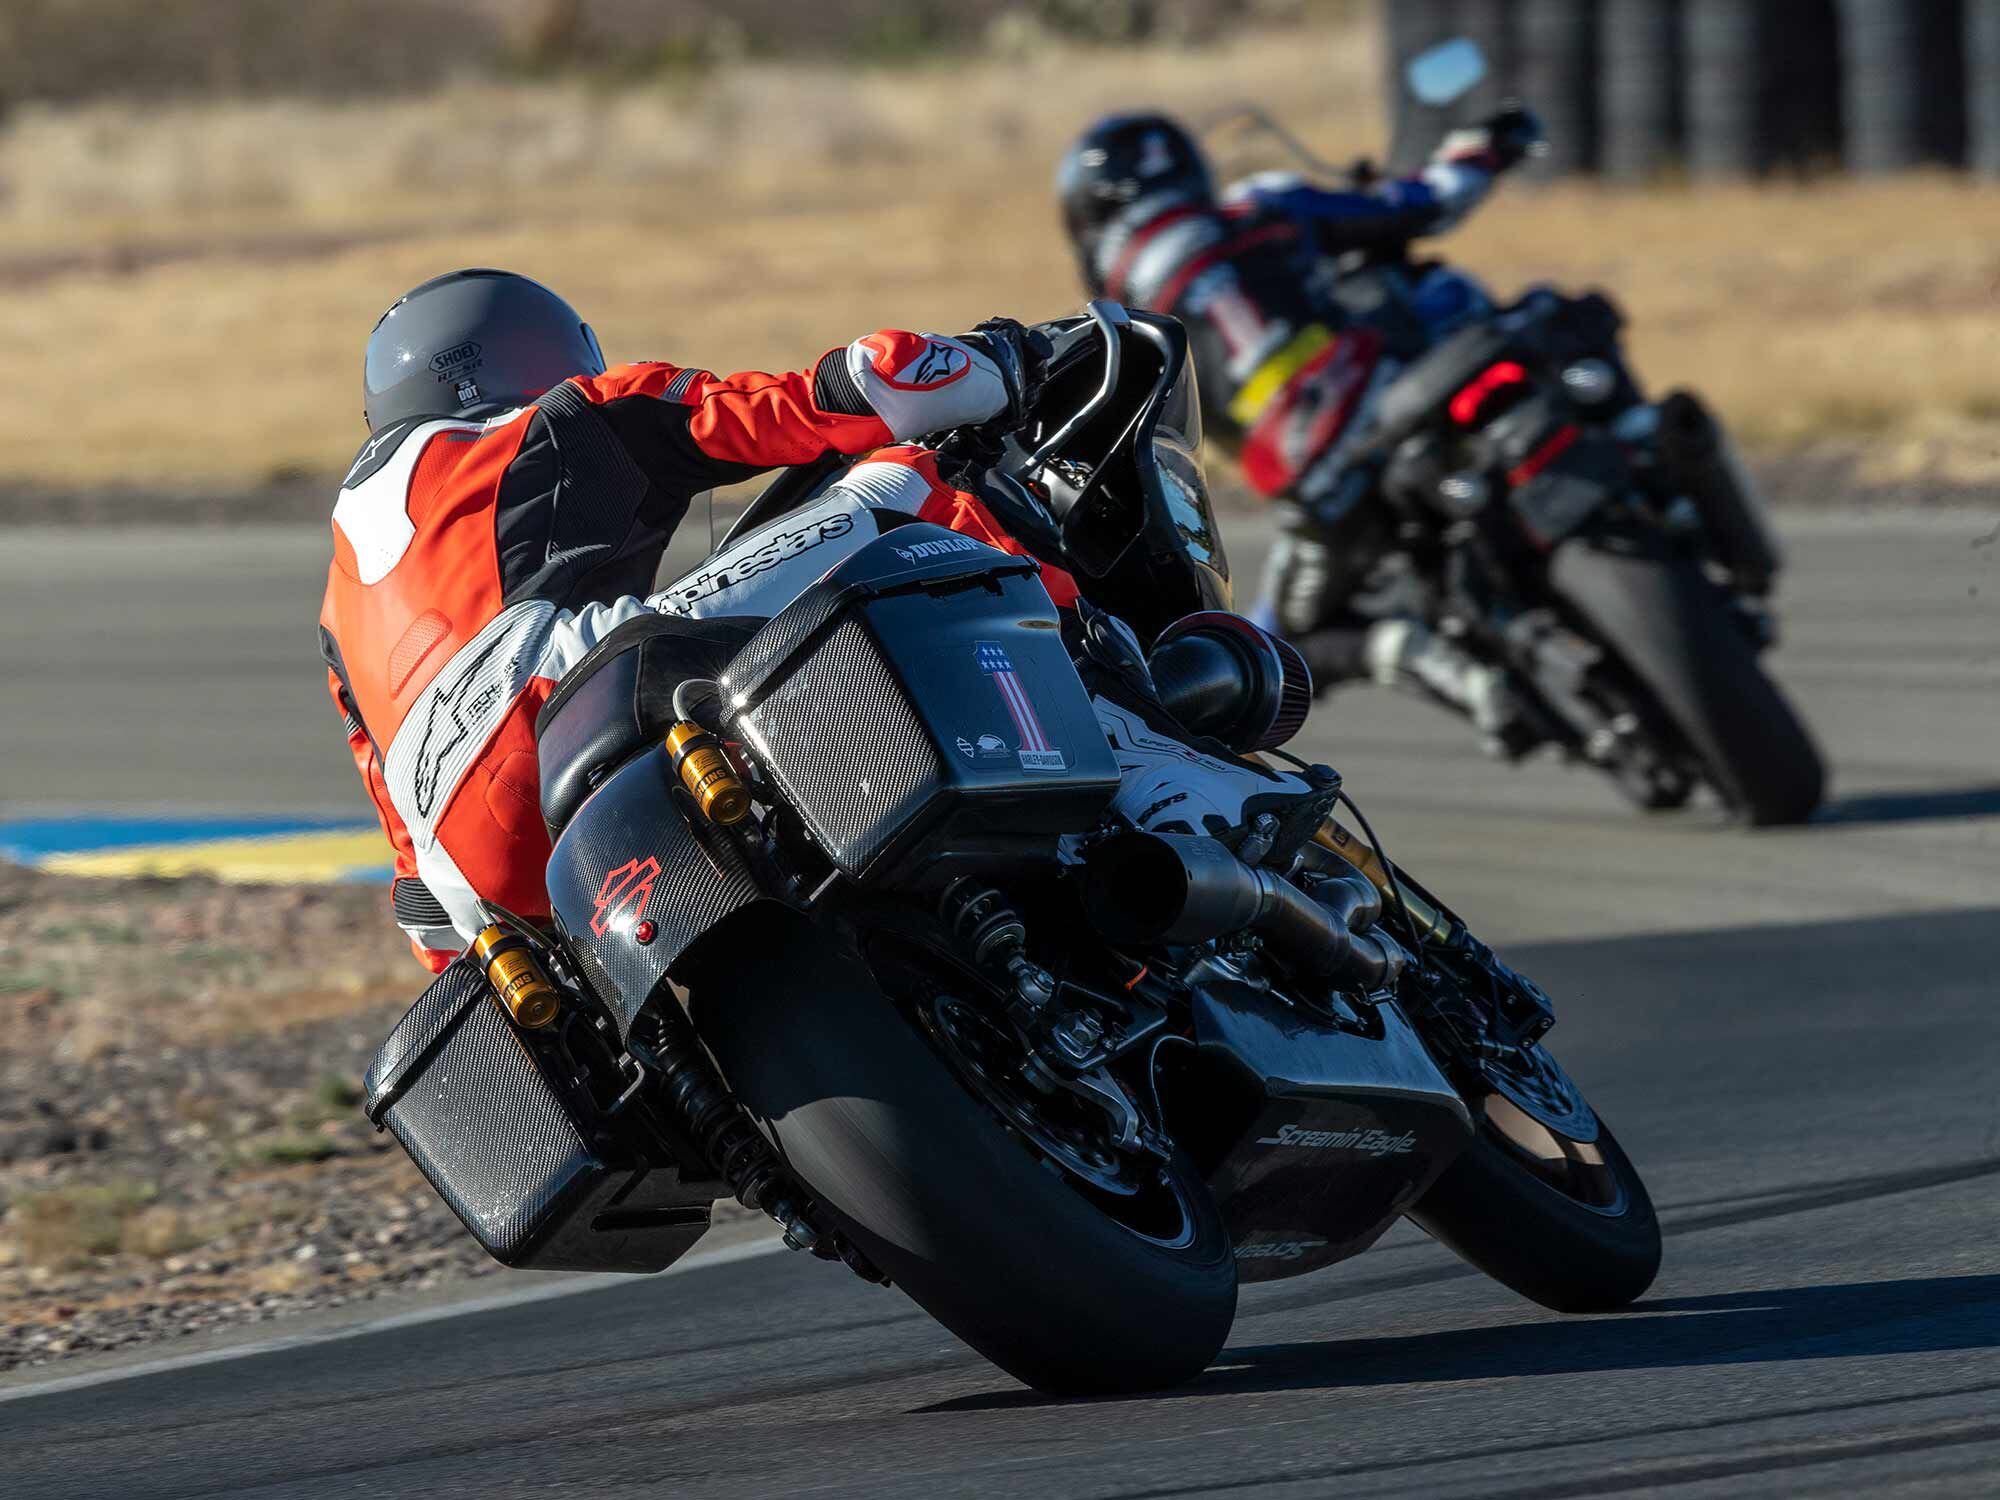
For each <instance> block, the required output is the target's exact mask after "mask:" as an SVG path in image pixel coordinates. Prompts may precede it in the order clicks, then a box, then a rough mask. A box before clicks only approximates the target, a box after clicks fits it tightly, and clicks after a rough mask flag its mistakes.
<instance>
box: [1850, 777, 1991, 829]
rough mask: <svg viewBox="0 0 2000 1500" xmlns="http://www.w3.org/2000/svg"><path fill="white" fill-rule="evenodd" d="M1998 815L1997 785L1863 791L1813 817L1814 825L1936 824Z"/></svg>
mask: <svg viewBox="0 0 2000 1500" xmlns="http://www.w3.org/2000/svg"><path fill="white" fill-rule="evenodd" d="M1996 816H2000V782H1993V783H1989V784H1987V785H1984V786H1961V787H1939V788H1935V789H1933V790H1930V791H1922V792H1863V793H1861V794H1860V795H1859V796H1854V797H1837V798H1835V799H1834V800H1833V801H1832V802H1829V803H1828V804H1827V805H1826V806H1825V807H1822V808H1821V809H1820V810H1819V812H1818V813H1817V814H1815V815H1814V817H1813V822H1815V823H1844V824H1845V823H1938V822H1944V821H1947V820H1949V819H1951V818H1990V817H1996Z"/></svg>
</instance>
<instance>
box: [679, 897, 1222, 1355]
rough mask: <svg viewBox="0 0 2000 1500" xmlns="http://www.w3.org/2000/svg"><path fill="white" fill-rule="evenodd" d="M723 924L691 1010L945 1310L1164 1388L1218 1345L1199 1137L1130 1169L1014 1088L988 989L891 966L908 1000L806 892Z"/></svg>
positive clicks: (950, 1323) (862, 1220) (846, 1226)
mask: <svg viewBox="0 0 2000 1500" xmlns="http://www.w3.org/2000/svg"><path fill="white" fill-rule="evenodd" d="M716 936H717V938H719V939H720V940H721V942H720V943H719V944H717V945H715V946H714V947H712V948H711V950H710V951H711V953H712V954H714V955H715V956H714V957H712V958H711V959H710V961H709V964H708V967H707V968H706V970H705V971H704V972H702V973H700V974H697V975H696V976H695V977H694V979H693V981H692V983H691V984H690V1004H689V1008H690V1012H691V1014H692V1016H693V1018H694V1022H695V1025H696V1028H697V1030H698V1031H699V1032H700V1033H701V1036H702V1038H703V1040H704V1041H705V1042H706V1043H707V1044H708V1047H709V1049H710V1050H711V1051H712V1052H713V1053H714V1055H715V1058H716V1061H717V1063H718V1064H719V1065H720V1067H721V1069H722V1073H723V1076H724V1077H725V1078H726V1079H727V1080H728V1082H729V1085H730V1087H731V1089H732V1090H734V1091H735V1093H736V1095H737V1097H738V1099H740V1100H741V1101H742V1103H743V1105H744V1106H745V1108H747V1109H748V1110H749V1111H750V1112H751V1114H752V1115H753V1116H755V1117H756V1118H757V1119H758V1120H759V1121H760V1122H761V1123H762V1124H763V1126H764V1128H765V1130H766V1132H767V1134H769V1136H770V1137H771V1139H772V1140H773V1142H774V1143H775V1144H776V1145H777V1146H778V1148H779V1150H780V1151H781V1152H782V1153H783V1154H784V1156H785V1158H786V1160H787V1162H788V1163H789V1164H790V1166H791V1167H792V1169H793V1171H795V1172H796V1173H797V1174H798V1176H799V1177H800V1178H801V1179H802V1180H803V1181H804V1182H805V1184H806V1186H807V1187H808V1188H810V1189H811V1191H812V1192H813V1193H814V1194H815V1195H816V1197H817V1198H818V1200H819V1201H820V1202H821V1203H822V1205H824V1207H825V1208H826V1209H827V1210H828V1211H829V1212H830V1214H831V1216H832V1218H833V1219H834V1220H835V1221H836V1222H837V1223H838V1225H839V1227H840V1228H841V1229H842V1231H843V1232H845V1233H846V1234H848V1235H849V1236H850V1237H851V1238H852V1239H853V1240H854V1242H855V1244H856V1245H857V1246H858V1247H859V1248H860V1249H861V1251H862V1252H863V1253H864V1254H865V1255H867V1257H868V1258H869V1259H870V1260H872V1261H873V1262H874V1263H875V1264H876V1265H877V1266H879V1267H880V1268H881V1269H882V1270H883V1271H884V1272H885V1273H887V1274H888V1276H889V1277H890V1279H891V1280H892V1281H894V1282H895V1283H896V1284H897V1285H899V1286H901V1287H902V1289H903V1290H904V1291H905V1292H907V1293H908V1294H909V1295H910V1297H911V1298H912V1299H914V1300H915V1301H916V1302H917V1303H918V1304H919V1305H920V1306H922V1307H923V1308H924V1310H925V1311H927V1312H928V1313H930V1314H931V1316H932V1317H934V1318H936V1319H937V1320H938V1321H939V1322H940V1323H942V1324H944V1325H945V1327H947V1328H949V1329H950V1330H951V1331H952V1332H953V1333H955V1334H957V1335H958V1336H959V1337H960V1338H962V1339H964V1340H965V1342H966V1343H968V1344H970V1345H971V1346H972V1347H973V1348H975V1349H977V1350H978V1351H979V1352H980V1353H981V1354H983V1355H985V1356H986V1357H987V1358H988V1359H990V1360H992V1361H993V1362H994V1363H995V1364H997V1365H999V1366H1000V1367H1001V1368H1002V1369H1004V1370H1006V1371H1007V1372H1008V1373H1009V1374H1011V1375H1013V1376H1015V1377H1016V1378H1017V1379H1019V1380H1022V1381H1024V1382H1026V1383H1027V1384H1029V1385H1032V1386H1035V1387H1037V1388H1039V1389H1041V1390H1046V1391H1053V1392H1060V1393H1075V1394H1086V1393H1088V1394H1098V1393H1111V1392H1121V1391H1140V1390H1154V1389H1159V1388H1161V1387H1164V1386H1169V1385H1174V1384H1177V1383H1179V1382H1181V1381H1184V1380H1187V1379H1190V1378H1192V1377H1193V1376H1194V1375H1196V1374H1199V1373H1200V1372H1201V1370H1202V1369H1204V1368H1205V1367H1206V1366H1207V1364H1208V1363H1209V1361H1210V1360H1211V1359H1213V1358H1214V1357H1215V1354H1216V1352H1217V1351H1218V1350H1220V1349H1221V1347H1222V1343H1223V1340H1224V1339H1225V1338H1227V1337H1228V1334H1229V1327H1230V1324H1231V1322H1232V1321H1233V1320H1234V1318H1235V1312H1236V1264H1235V1259H1234V1256H1233V1254H1232V1251H1231V1247H1230V1242H1229V1237H1228V1234H1227V1233H1226V1231H1225V1230H1224V1228H1223V1226H1222V1221H1221V1216H1220V1215H1219V1214H1218V1212H1217V1211H1216V1208H1215V1204H1214V1201H1213V1199H1212V1198H1211V1196H1210V1195H1209V1193H1208V1190H1207V1188H1206V1186H1205V1185H1204V1184H1203V1183H1202V1182H1201V1180H1200V1177H1199V1174H1198V1173H1197V1172H1196V1171H1195V1168H1194V1166H1193V1164H1192V1163H1191V1162H1189V1161H1188V1160H1187V1159H1186V1158H1185V1157H1184V1156H1182V1155H1180V1154H1179V1153H1175V1154H1174V1156H1173V1157H1172V1159H1171V1160H1169V1161H1166V1162H1164V1163H1158V1164H1157V1165H1156V1167H1155V1168H1154V1170H1153V1172H1152V1173H1151V1175H1150V1176H1147V1177H1139V1176H1134V1175H1133V1174H1132V1173H1131V1172H1130V1171H1128V1170H1127V1169H1125V1168H1124V1167H1122V1166H1121V1165H1120V1163H1119V1162H1118V1161H1116V1160H1115V1159H1113V1158H1112V1157H1111V1155H1110V1154H1108V1153H1105V1152H1104V1151H1102V1150H1101V1148H1100V1147H1099V1146H1098V1145H1097V1144H1096V1143H1095V1142H1093V1141H1092V1140H1091V1139H1090V1138H1089V1134H1088V1132H1087V1131H1086V1130H1084V1129H1083V1127H1082V1124H1081V1120H1080V1118H1068V1117H1065V1116H1063V1115H1062V1113H1061V1111H1059V1110H1056V1109H1053V1108H1041V1107H1037V1106H1035V1105H1034V1104H1033V1101H1032V1099H1026V1098H1023V1097H1021V1096H1020V1094H1019V1092H1018V1091H1016V1090H1012V1089H1011V1088H1010V1087H1009V1086H1008V1084H1007V1082H1006V1078H1005V1070H1004V1069H1003V1068H1002V1067H1001V1066H1000V1065H999V1061H998V1056H997V1051H996V1049H997V1048H999V1047H1000V1045H1001V1042H1000V1041H999V1040H997V1039H996V1038H995V1037H994V1036H992V1035H990V1034H988V1031H987V1026H986V1023H983V1022H982V1021H981V1020H980V1019H979V1016H978V1008H977V1007H975V1006H971V1005H969V1004H964V1003H959V1002H956V1001H954V1000H953V998H952V997H950V996H948V995H943V994H942V993H941V991H939V990H937V989H935V988H932V989H929V990H925V989H923V988H921V987H919V986H916V985H914V984H911V983H909V982H908V981H907V976H905V975H903V974H900V973H896V972H893V971H892V970H891V969H890V968H889V967H887V966H883V965H878V966H877V967H878V969H881V970H882V972H883V976H884V979H886V980H888V981H889V982H890V983H891V984H892V985H893V987H894V988H895V989H896V990H897V991H898V993H896V994H895V995H894V997H893V998H892V997H891V994H890V993H888V992H887V991H885V988H884V984H883V982H881V981H878V978H877V975H876V974H875V973H871V971H870V968H869V966H868V965H867V964H865V963H863V962H862V960H861V959H860V958H859V957H858V956H856V955H855V954H854V953H853V952H851V951H849V950H847V949H846V948H844V947H841V946H839V945H838V943H837V940H836V939H835V938H834V937H832V936H831V935H830V934H829V933H827V932H826V931H825V930H824V929H822V928H820V927H819V926H817V925H816V924H814V923H812V922H810V921H808V920H807V919H806V918H805V917H803V916H801V915H799V914H797V913H795V912H791V911H788V910H785V909H783V908H779V907H775V906H767V907H760V908H753V909H752V910H751V911H748V912H745V913H744V914H743V915H742V916H740V917H738V918H737V919H736V921H735V923H734V924H732V926H731V928H730V929H729V930H728V932H727V934H726V935H725V934H721V933H718V934H717V935H716ZM719 948H726V954H723V953H720V952H717V949H719ZM905 990H912V991H915V992H913V993H903V991H905Z"/></svg>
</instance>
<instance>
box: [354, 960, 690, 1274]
mask: <svg viewBox="0 0 2000 1500" xmlns="http://www.w3.org/2000/svg"><path fill="white" fill-rule="evenodd" d="M585 1025H586V1023H585V1022H583V1021H582V1020H581V1019H572V1020H569V1021H567V1022H559V1023H558V1024H557V1025H556V1026H553V1027H551V1028H549V1029H548V1030H547V1031H541V1032H534V1033H525V1032H522V1031H520V1030H519V1029H517V1028H516V1027H515V1026H514V1024H513V1023H512V1022H511V1021H510V1020H509V1019H508V1018H507V1017H506V1015H505V1014H503V1013H502V1011H501V1009H500V1006H499V1003H498V1002H497V1001H496V1000H495V999H494V998H493V995H492V992H491V990H490V989H489V987H488V985H487V982H486V977H485V975H483V974H482V973H480V971H479V970H478V968H477V967H475V966H474V965H473V964H472V962H471V961H470V960H468V959H465V958H460V959H458V960H457V961H456V962H454V963H453V964H452V965H451V966H450V967H449V968H447V969H446V970H445V971H444V972H443V973H442V974H440V975H439V976H438V977H437V981H436V982H435V983H434V984H432V985H431V987H430V988H429V989H428V990H426V991H425V992H424V993H423V995H422V997H421V998H419V999H418V1001H417V1003H416V1004H415V1005H413V1006H411V1007H410V1010H409V1013H408V1014H407V1015H405V1016H404V1017H403V1019H402V1020H401V1021H399V1022H398V1023H397V1024H396V1029H395V1030H394V1031H392V1032H390V1033H389V1039H388V1040H387V1041H386V1042H384V1043H383V1045H382V1050H381V1051H380V1052H378V1053H377V1054H376V1056H375V1061H374V1063H373V1064H372V1065H371V1066H370V1067H369V1069H368V1077H367V1080H366V1085H365V1087H366V1108H367V1111H368V1118H369V1119H370V1120H371V1121H373V1122H374V1124H375V1126H376V1127H377V1128H378V1129H385V1130H388V1131H390V1132H391V1133H392V1134H394V1136H395V1137H396V1139H397V1141H398V1142H400V1143H401V1145H402V1147H403V1149H404V1150H405V1151H407V1152H409V1153H410V1159H411V1160H412V1161H414V1162H415V1163H416V1164H417V1166H418V1167H419V1168H420V1169H421V1170H422V1172H423V1174H424V1176H425V1177H427V1178H429V1179H430V1183H431V1186H432V1187H434V1188H436V1189H437V1193H438V1196H439V1197H440V1198H442V1199H444V1201H445V1202H446V1203H448V1204H450V1205H451V1209H452V1212H453V1213H455V1214H457V1215H458V1217H459V1218H460V1220H461V1221H463V1222H464V1224H465V1227H466V1228H467V1229H469V1230H470V1231H472V1235H473V1238H475V1239H476V1240H478V1241H479V1243H480V1244H482V1245H484V1246H485V1247H486V1250H487V1253H488V1254H490V1255H491V1256H492V1257H493V1258H494V1259H495V1260H497V1261H499V1262H500V1263H501V1264H503V1265H508V1266H518V1267H526V1268H532V1269H535V1270H552V1271H658V1270H663V1269H664V1268H665V1267H667V1266H669V1265H671V1264H673V1262H674V1261H676V1260H678V1259H679V1258H680V1257H681V1256H682V1255H684V1254H685V1253H686V1252H687V1251H688V1250H689V1249H690V1248H691V1247H692V1246H693V1245H694V1243H695V1241H696V1240H698V1239H700V1238H701V1236H702V1233H703V1231H705V1230H706V1229H707V1228H708V1214H709V1204H710V1201H711V1199H712V1198H713V1196H714V1192H713V1191H712V1190H714V1189H716V1184H714V1183H710V1182H704V1181H700V1180H695V1181H691V1182H685V1183H684V1182H683V1179H682V1172H681V1166H682V1163H680V1162H679V1161H677V1160H676V1156H675V1152H674V1151H673V1149H672V1147H671V1146H669V1145H667V1144H666V1143H665V1142H662V1141H659V1140H652V1139H648V1136H647V1126H646V1124H645V1122H644V1120H643V1118H642V1117H641V1116H640V1115H637V1114H629V1113H628V1112H626V1111H613V1110H612V1109H610V1108H608V1107H607V1101H604V1100H602V1099H600V1098H599V1097H596V1095H595V1094H594V1093H593V1087H592V1085H591V1084H590V1083H589V1082H588V1081H587V1080H588V1079H589V1078H590V1077H591V1076H592V1071H593V1070H592V1069H591V1068H590V1067H589V1066H587V1065H586V1064H585V1063H584V1062H583V1061H582V1059H581V1058H580V1057H579V1055H578V1054H579V1052H580V1051H581V1050H582V1048H584V1047H585V1046H586V1045H598V1044H597V1043H595V1042H594V1041H592V1040H591V1039H590V1038H587V1037H582V1036H578V1035H577V1034H576V1032H575V1028H577V1027H583V1026H585ZM597 1071H598V1072H600V1073H601V1072H602V1071H603V1070H602V1069H601V1068H600V1069H598V1070H597ZM598 1092H602V1089H601V1087H600V1088H599V1090H598ZM610 1102H611V1103H615V1101H610Z"/></svg>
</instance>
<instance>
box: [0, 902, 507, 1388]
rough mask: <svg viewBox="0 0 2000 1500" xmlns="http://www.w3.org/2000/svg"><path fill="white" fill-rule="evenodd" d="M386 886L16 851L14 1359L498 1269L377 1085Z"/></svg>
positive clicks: (0, 971)
mask: <svg viewBox="0 0 2000 1500" xmlns="http://www.w3.org/2000/svg"><path fill="white" fill-rule="evenodd" d="M385 904H386V896H385V894H384V892H383V891H382V890H381V889H379V888H375V887H363V886H329V887H323V888H309V887H285V888H271V887H246V886H221V885H216V884H214V883H212V882H209V881H206V880H179V881H134V882H114V881H86V880H68V879H58V878H54V877H51V876H47V875H42V874H39V873H36V872H33V871H29V870H23V869H21V868H19V867H16V866H11V865H4V864H0V1028H4V1030H5V1034H6V1039H7V1040H6V1045H5V1047H4V1050H0V1370H6V1369H10V1368H13V1367H15V1366H17V1365H21V1364H38V1363H43V1362H46V1361H49V1360H53V1359H58V1358H61V1357H63V1356H66V1355H72V1354H80V1353H85V1352H88V1351H92V1350H102V1349H112V1348H117V1347H120V1346H122V1345H127V1344H135V1343H140V1342H146V1341H151V1340H157V1339H162V1338H170V1337H172V1336H174V1335H177V1334H183V1333H191V1332H194V1331H196V1330H200V1329H206V1328H211V1327H215V1326H217V1325H220V1324H225V1323H246V1322H262V1321H264V1320H266V1319H271V1318H277V1317H281V1316H284V1315H285V1314H287V1313H292V1312H297V1311H302V1310H305V1309H308V1308H314V1307H321V1306H339V1305H341V1304H342V1303H345V1302H352V1301H356V1300H360V1299H366V1298H372V1297H376V1296H379V1295H380V1294H382V1293H383V1292H384V1291H387V1290H392V1289H407V1288H413V1287H422V1286H428V1285H432V1284H435V1283H438V1282H440V1281H442V1280H445V1279H454V1280H456V1279H463V1278H466V1277H473V1276H483V1275H487V1274H490V1273H492V1272H494V1271H497V1270H498V1269H499V1267H498V1266H496V1265H495V1264H494V1263H493V1262H491V1261H490V1260H488V1259H487V1258H486V1257H485V1255H484V1254H483V1253H482V1252H481V1251H480V1250H479V1249H478V1247H477V1246H476V1245H475V1244H474V1243H473V1242H472V1241H471V1240H470V1239H469V1238H468V1237H467V1236H466V1234H465V1232H464V1231H463V1229H461V1228H460V1227H459V1224H458V1221H457V1220H456V1219H454V1218H453V1217H452V1216H451V1214H450V1212H449V1211H448V1210H447V1209H446V1208H445V1207H444V1205H443V1204H442V1203H441V1202H440V1201H439V1200H438V1199H437V1197H436V1196H435V1195H434V1194H433V1193H432V1192H431V1191H430V1189H429V1187H428V1186H427V1185H426V1184H425V1183H424V1181H423V1179H422V1177H421V1176H419V1174H418V1173H417V1171H416V1169H415V1168H414V1167H413V1166H411V1165H410V1162H409V1160H408V1158H407V1157H405V1156H404V1155H403V1153H402V1152H401V1151H400V1150H399V1149H397V1148H396V1145H395V1143H394V1141H393V1140H392V1139H391V1138H390V1137H388V1136H386V1135H378V1134H376V1133H375V1131H374V1130H373V1129H372V1128H371V1127H370V1126H369V1125H368V1122H367V1121H366V1120H365V1119H364V1118H363V1116H362V1114H361V1111H360V1108H359V1104H358V1098H359V1084H360V1080H361V1076H362V1073H363V1071H364V1070H365V1069H366V1067H367V1065H368V1061H369V1059H370V1058H371V1057H372V1056H373V1055H374V1052H375V1049H376V1047H377V1045H378V1044H379V1043H380V1041H381V1039H382V1037H383V1036H384V1035H385V1034H386V1033H387V1031H388V1029H389V1027H390V1026H391V1025H392V1024H393V1023H394V1022H395V1020H396V1018H397V1017H398V1016H399V1015H401V1014H402V1011H403V1009H404V1008H405V1007H406V1006H407V1004H408V1003H409V1001H410V1000H411V999H412V998H413V997H414V996H415V994H416V993H417V992H418V990H419V989H420V988H421V986H422V984H423V981H424V975H423V972H422V970H420V969H419V968H418V967H417V966H416V965H415V963H414V962H413V961H412V960H411V958H410V956H409V950H408V949H407V947H405V945H404V944H403V942H402V940H401V937H400V935H399V934H398V933H397V932H396V929H395V928H394V927H393V926H392V925H391V924H390V923H389V921H388V918H387V913H386V911H385V910H384V909H383V908H384V906H385Z"/></svg>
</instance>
